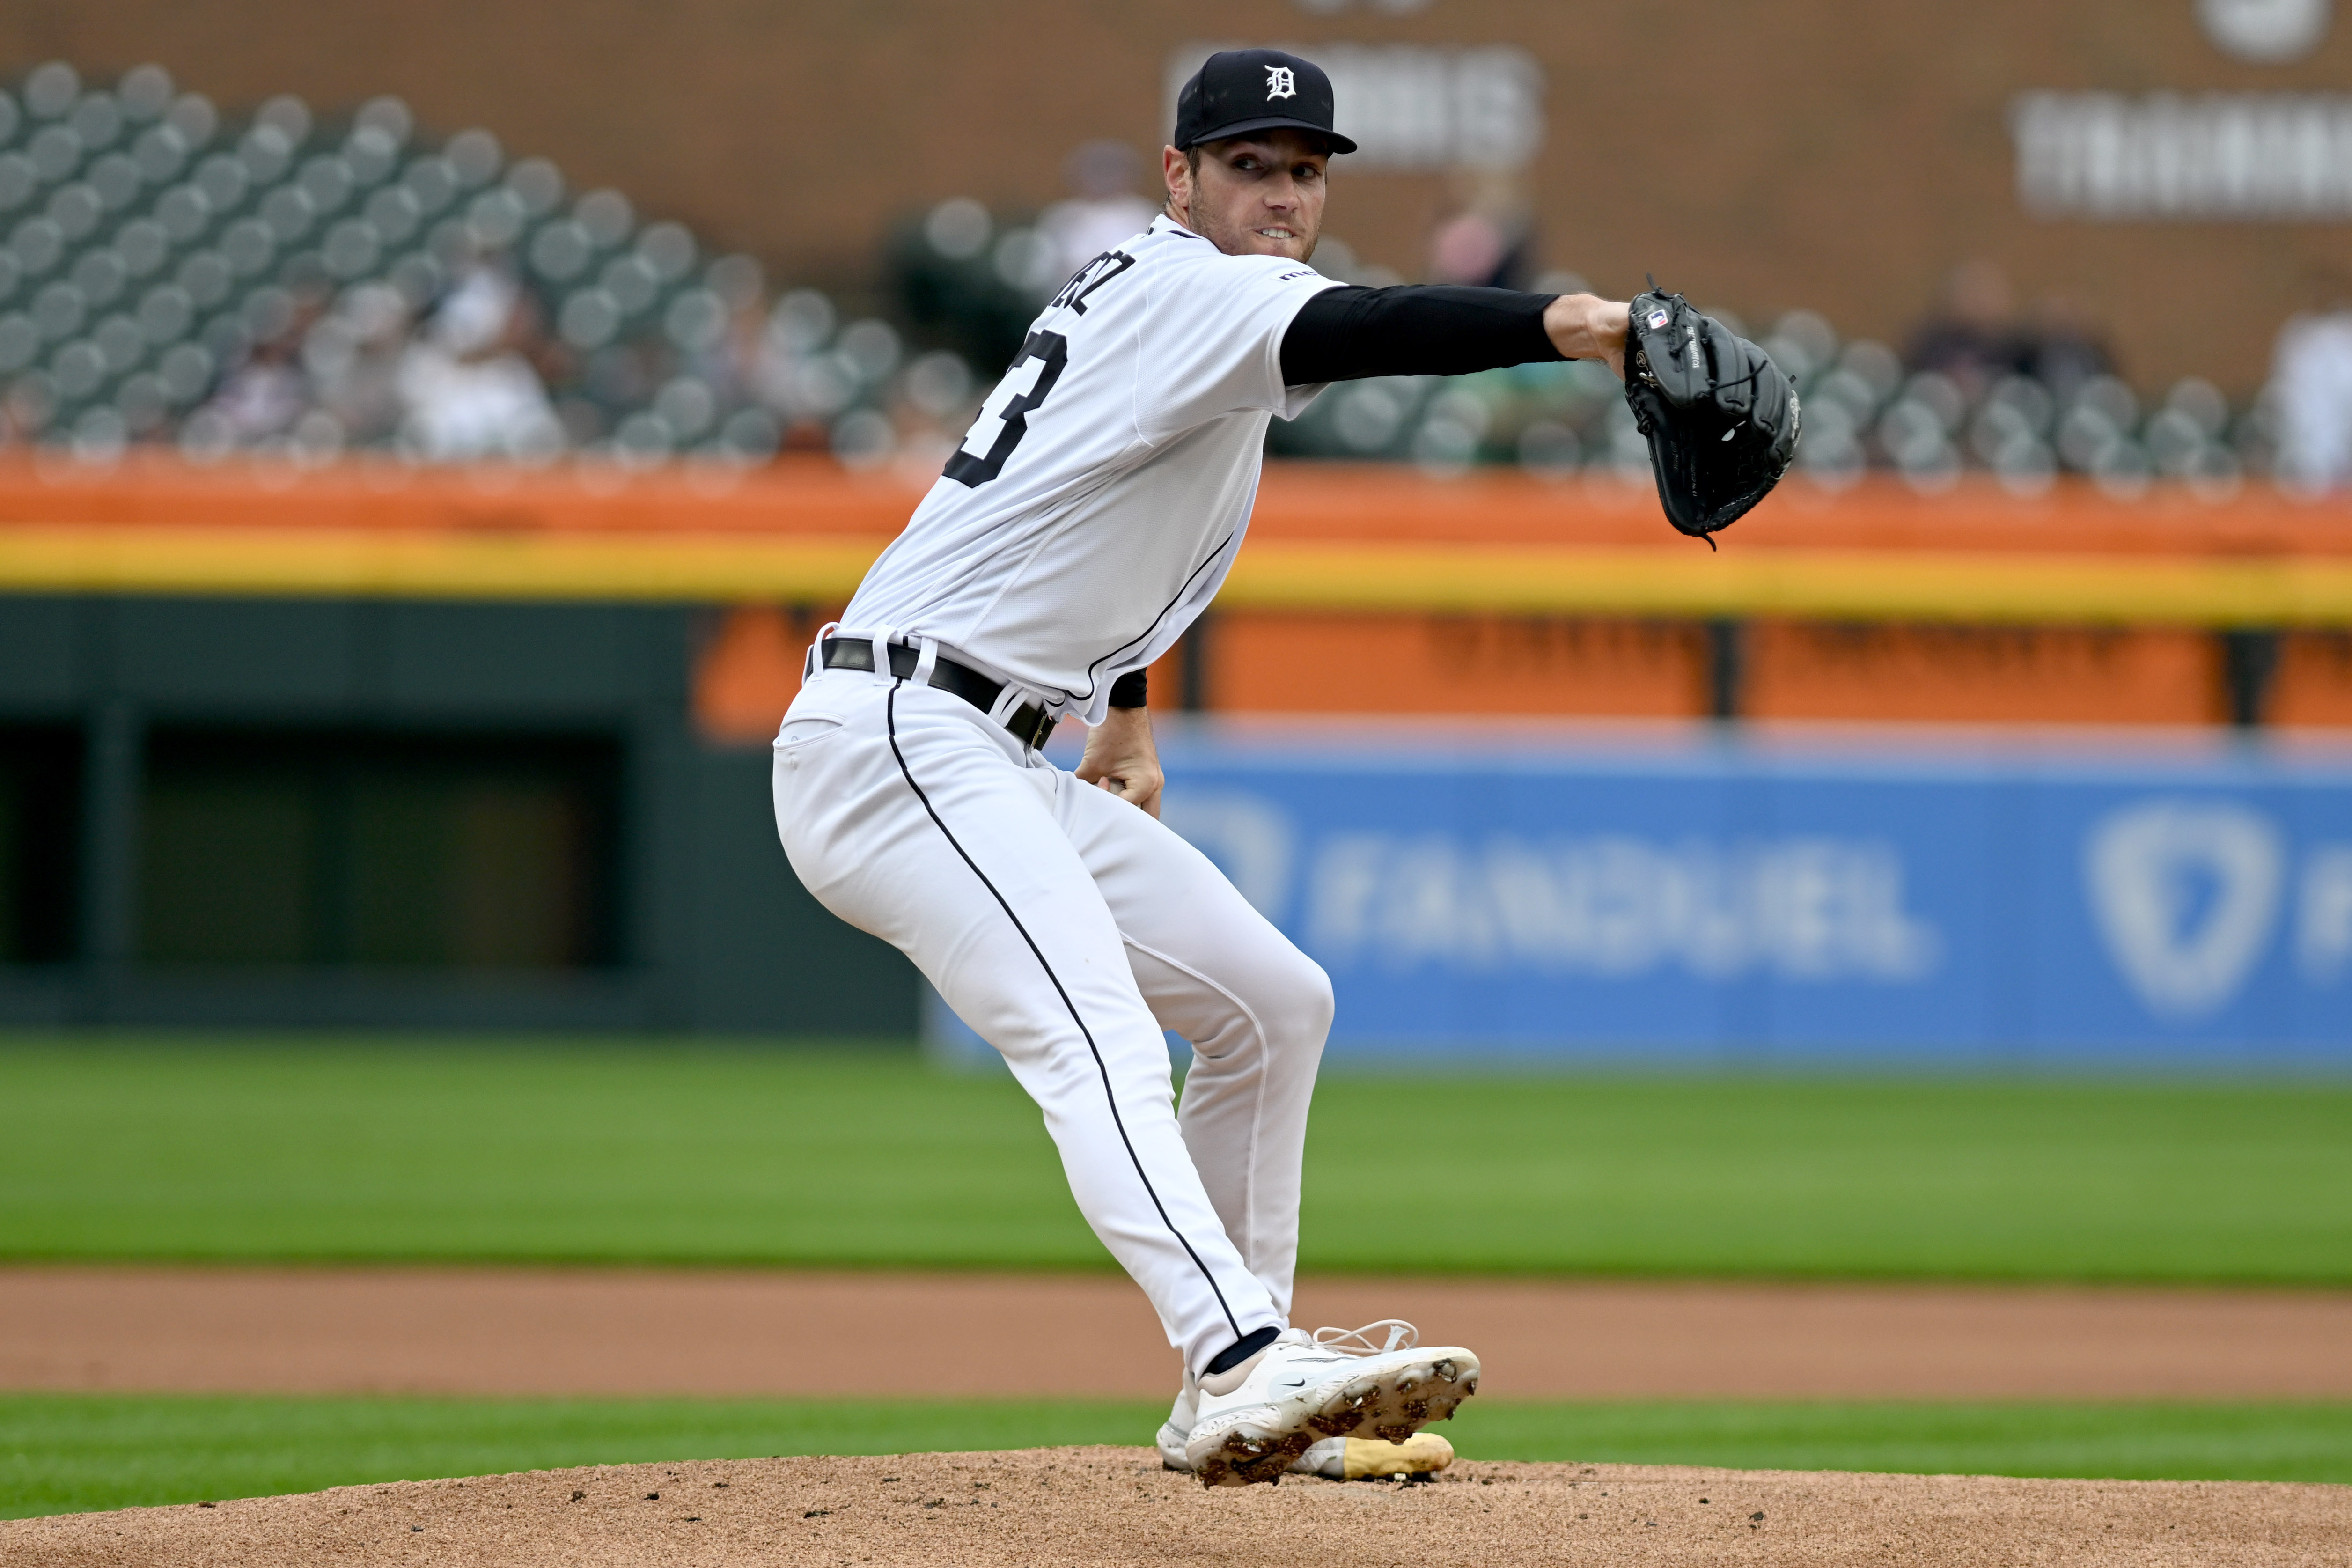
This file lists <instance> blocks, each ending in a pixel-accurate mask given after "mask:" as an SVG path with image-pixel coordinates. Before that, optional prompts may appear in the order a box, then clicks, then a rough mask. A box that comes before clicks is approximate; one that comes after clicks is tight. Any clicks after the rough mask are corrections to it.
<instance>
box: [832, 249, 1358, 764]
mask: <svg viewBox="0 0 2352 1568" xmlns="http://www.w3.org/2000/svg"><path fill="white" fill-rule="evenodd" d="M1334 287H1337V285H1336V284H1335V283H1334V282H1333V281H1332V280H1331V279H1327V278H1325V277H1323V276H1322V275H1321V274H1319V273H1318V272H1317V271H1315V269H1314V268H1310V267H1308V266H1307V265H1306V263H1304V262H1299V261H1291V260H1286V259H1285V258H1281V257H1274V256H1227V255H1225V254H1224V253H1223V252H1222V251H1220V250H1218V249H1217V248H1216V247H1215V246H1213V245H1212V244H1210V243H1209V242H1208V241H1207V240H1205V239H1203V238H1202V237H1200V236H1199V235H1196V234H1194V233H1192V231H1191V230H1190V229H1187V228H1185V227H1184V226H1182V225H1181V224H1179V223H1177V222H1176V221H1175V220H1173V219H1172V218H1170V217H1167V216H1160V217H1158V218H1156V219H1154V220H1153V221H1152V224H1151V226H1150V228H1148V229H1146V230H1144V231H1143V233H1141V234H1139V235H1138V236H1137V237H1135V238H1133V239H1131V240H1129V242H1128V243H1127V244H1125V245H1124V246H1122V247H1119V248H1118V249H1117V250H1114V251H1111V252H1109V253H1108V254H1106V255H1104V256H1101V257H1097V258H1096V259H1095V260H1093V261H1091V262H1089V263H1087V266H1086V267H1084V268H1080V269H1079V271H1078V273H1077V274H1076V276H1075V277H1073V278H1072V279H1070V281H1069V282H1068V283H1067V284H1066V285H1065V286H1064V287H1063V289H1062V291H1061V292H1060V293H1059V294H1056V295H1055V297H1054V299H1053V300H1052V301H1051V302H1050V303H1049V304H1048V305H1047V306H1046V307H1045V313H1044V314H1042V315H1040V316H1039V317H1038V318H1037V320H1036V321H1035V323H1034V325H1033V326H1032V327H1031V329H1030V331H1029V336H1028V341H1027V342H1025V343H1024V345H1023V347H1022V351H1021V357H1020V358H1018V359H1017V360H1015V361H1014V362H1013V365H1012V368H1011V369H1009V370H1007V371H1006V372H1005V374H1004V379H1003V380H1002V381H1000V382H999V383H998V384H996V388H995V390H994V391H992V392H991V393H990V394H989V395H988V399H987V401H986V402H985V403H984V404H983V405H982V408H981V411H980V416H979V418H978V419H977V420H976V421H974V423H973V425H972V426H971V433H970V434H969V435H968V436H966V437H964V441H963V445H962V446H961V447H959V448H958V449H957V451H956V453H955V455H954V457H953V458H950V460H949V462H948V466H947V470H946V472H945V473H943V474H942V475H941V476H940V479H939V481H938V482H937V483H936V484H934V485H933V486H932V487H931V489H930V493H929V495H927V496H925V497H924V498H923V501H922V504H921V505H920V506H919V507H917V508H916V510H915V514H914V516H913V518H912V519H910V520H909V521H908V524H907V527H906V530H905V531H904V532H902V533H900V534H899V536H898V538H897V539H896V540H895V541H893V542H892V543H891V545H890V547H889V548H888V549H887V550H886V551H884V552H883V553H882V556H881V559H879V560H878V561H877V562H876V563H874V567H873V569H872V570H871V571H870V572H868V573H867V574H866V580H865V582H864V583H863V584H860V585H859V587H858V590H857V594H856V597H855V598H853V599H852V600H851V601H850V603H849V607H848V609H847V610H846V611H845V612H844V613H843V616H842V628H843V631H844V633H845V634H848V635H855V636H861V637H864V636H873V635H877V634H878V633H882V632H885V631H887V632H888V633H890V634H892V635H894V636H897V637H932V638H935V639H937V640H938V641H939V643H940V645H941V646H942V647H945V648H946V649H948V650H950V652H951V653H952V654H954V655H956V656H958V657H961V658H964V659H965V660H966V661H967V662H970V663H971V664H974V665H977V666H979V667H980V668H982V669H984V670H986V671H987V672H988V673H990V674H992V675H994V676H997V677H1000V678H1003V679H1009V680H1011V681H1013V682H1014V683H1015V684H1017V685H1019V686H1023V687H1025V688H1027V689H1029V690H1031V691H1032V692H1034V693H1036V694H1038V695H1040V696H1043V697H1045V698H1046V699H1048V700H1049V701H1050V703H1051V705H1052V706H1053V708H1054V710H1055V711H1057V712H1073V713H1076V714H1078V715H1080V716H1081V717H1082V718H1084V719H1085V720H1086V721H1087V722H1088V723H1098V722H1100V721H1101V720H1102V718H1103V715H1104V713H1105V711H1106V710H1107V709H1108V699H1109V691H1110V684H1111V682H1112V681H1113V680H1115V679H1118V677H1119V676H1120V675H1122V674H1124V673H1125V672H1127V671H1128V670H1130V669H1138V668H1142V667H1144V666H1146V665H1148V664H1150V662H1151V661H1152V660H1153V659H1155V658H1159V657H1160V655H1161V654H1163V653H1165V652H1166V651H1167V650H1168V648H1169V647H1170V646H1171V645H1172V644H1173V643H1174V642H1175V640H1176V638H1177V637H1178V636H1179V635H1181V633H1182V632H1183V630H1184V628H1185V627H1186V626H1189V625H1191V624H1192V620H1193V618H1194V617H1195V616H1198V615H1199V614H1200V613H1201V611H1202V609H1203V608H1204V607H1205V606H1206V605H1208V603H1209V601H1210V599H1212V598H1213V597H1214V596H1215V595H1216V592H1217V589H1218V587H1219V586H1220V585H1221V584H1223V582H1224V579H1225V574H1226V572H1227V570H1228V569H1230V567H1231V566H1232V564H1233V560H1234V554H1235V552H1238V551H1239V550H1240V548H1241V542H1242V535H1243V532H1244V530H1245V529H1246V528H1247V527H1248V525H1249V516H1250V508H1251V506H1252V505H1253V504H1254V503H1255V500H1256V499H1257V484H1258V473H1259V468H1260V466H1261V463H1262V461H1263V454H1264V448H1265V428H1266V422H1267V421H1268V420H1269V419H1271V418H1272V417H1273V416H1276V415H1277V414H1279V415H1281V416H1283V417H1284V418H1286V419H1288V418H1295V417H1297V416H1298V415H1299V414H1300V413H1301V412H1303V411H1304V410H1305V409H1306V407H1307V405H1308V404H1309V403H1311V402H1313V401H1314V399H1315V396H1316V395H1317V394H1318V393H1319V392H1321V391H1322V388H1321V387H1320V386H1307V387H1292V386H1285V385H1284V384H1283V379H1282V339H1283V334H1284V333H1285V332H1286V331H1288V329H1289V326H1290V322H1291V319H1292V318H1293V317H1294V316H1296V315H1297V313H1298V310H1299V307H1300V306H1302V305H1304V304H1305V303H1306V302H1307V300H1308V299H1310V298H1312V297H1313V296H1314V295H1315V294H1317V293H1319V292H1320V291H1322V290H1323V289H1330V288H1334Z"/></svg>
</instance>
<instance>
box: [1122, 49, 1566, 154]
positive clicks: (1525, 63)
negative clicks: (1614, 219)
mask: <svg viewBox="0 0 2352 1568" xmlns="http://www.w3.org/2000/svg"><path fill="white" fill-rule="evenodd" d="M1238 47H1242V46H1240V45H1237V44H1188V45H1185V46H1183V47H1181V48H1179V49H1177V50H1176V51H1175V53H1174V54H1172V55H1171V56H1170V57H1169V60H1168V81H1167V89H1168V98H1167V113H1166V120H1167V122H1168V123H1169V124H1171V125H1172V124H1174V123H1175V118H1176V111H1175V104H1176V95H1177V94H1178V93H1179V92H1180V91H1181V90H1182V89H1183V86H1184V83H1185V80H1186V79H1188V78H1190V77H1191V76H1192V73H1193V72H1194V71H1196V70H1198V69H1200V68H1201V62H1202V60H1204V59H1206V58H1209V56H1211V55H1213V54H1214V53H1216V52H1217V51H1218V50H1219V49H1229V48H1238ZM1279 47H1282V48H1284V49H1286V51H1288V52H1289V53H1291V54H1296V55H1300V56H1303V57H1304V58H1307V59H1310V60H1313V61H1314V62H1315V63H1316V64H1317V65H1318V66H1321V67H1322V68H1323V69H1324V70H1325V71H1326V72H1327V73H1328V75H1329V76H1330V78H1331V96H1332V100H1333V104H1334V115H1335V123H1336V124H1337V126H1338V128H1339V130H1340V131H1341V132H1344V133H1346V134H1347V135H1349V136H1352V137H1354V138H1355V140H1356V142H1357V149H1358V150H1357V151H1356V152H1355V153H1352V154H1350V155H1349V157H1348V159H1347V161H1346V163H1345V167H1346V168H1348V169H1349V170H1358V169H1391V170H1396V169H1452V168H1475V169H1517V168H1520V167H1523V166H1524V165H1525V164H1526V163H1528V160H1530V159H1532V158H1533V157H1534V156H1535V155H1536V153H1537V151H1538V149H1540V148H1541V147H1542V146H1543V139H1544V110H1543V99H1544V78H1543V67H1541V66H1540V65H1538V64H1537V63H1536V58H1535V57H1534V56H1533V55H1530V54H1528V51H1527V50H1525V49H1522V48H1518V47H1515V46H1512V45H1507V44H1504V45H1484V46H1471V47H1457V46H1452V45H1437V44H1311V45H1309V44H1301V45H1290V44H1285V45H1282V46H1279Z"/></svg>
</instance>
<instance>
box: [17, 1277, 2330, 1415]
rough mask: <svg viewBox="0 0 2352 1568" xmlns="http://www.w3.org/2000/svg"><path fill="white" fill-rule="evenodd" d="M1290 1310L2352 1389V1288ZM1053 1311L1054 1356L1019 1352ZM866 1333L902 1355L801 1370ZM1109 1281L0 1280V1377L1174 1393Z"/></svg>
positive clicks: (1449, 1291) (1991, 1377) (1555, 1337)
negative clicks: (813, 1347)
mask: <svg viewBox="0 0 2352 1568" xmlns="http://www.w3.org/2000/svg"><path fill="white" fill-rule="evenodd" d="M1295 1315H1296V1316H1297V1319H1298V1320H1299V1321H1302V1322H1306V1323H1310V1324H1311V1323H1326V1322H1328V1323H1339V1324H1348V1325H1352V1324H1356V1323H1362V1322H1369V1321H1372V1320H1374V1319H1377V1318H1385V1317H1403V1318H1410V1319H1412V1320H1413V1321H1416V1322H1418V1323H1419V1324H1420V1325H1421V1326H1422V1328H1423V1330H1424V1331H1427V1332H1428V1333H1429V1334H1430V1335H1431V1337H1433V1338H1436V1337H1441V1336H1442V1337H1443V1338H1444V1339H1446V1340H1448V1341H1453V1342H1461V1343H1465V1344H1469V1345H1472V1346H1474V1347H1475V1348H1476V1349H1477V1351H1478V1352H1479V1354H1480V1357H1481V1359H1482V1360H1483V1361H1484V1362H1485V1363H1486V1388H1487V1391H1488V1392H1489V1393H1492V1394H1502V1395H1506V1396H1508V1397H1514V1398H1593V1399H1602V1398H1652V1397H1654V1398H1757V1399H1769V1398H1858V1399H1866V1398H1918V1399H1977V1398H1983V1399H2000V1398H2045V1399H2105V1398H2183V1399H2262V1398H2307V1399H2340V1398H2347V1397H2352V1294H2347V1293H2344V1292H2323V1291H2255V1290H2196V1289H2161V1290H2157V1289H2063V1288H2055V1287H2030V1288H2029V1287H2012V1288H2001V1287H1990V1286H1988V1287H1968V1286H1914V1285H1769V1284H1706V1283H1690V1284H1661V1283H1654V1282H1646V1283H1643V1282H1622V1283H1611V1282H1591V1281H1552V1280H1526V1281H1500V1280H1448V1279H1395V1280H1376V1279H1308V1280H1307V1281H1304V1282H1303V1283H1302V1284H1301V1286H1300V1288H1299V1297H1298V1302H1297V1312H1296V1314H1295ZM1041 1325H1050V1326H1051V1330H1052V1333H1053V1338H1054V1343H1055V1354H1053V1355H1052V1356H1048V1357H1043V1358H1039V1357H1008V1356H1004V1355H1002V1354H1000V1353H997V1347H1000V1346H1003V1345H1005V1344H1014V1343H1023V1342H1033V1341H1034V1338H1035V1336H1036V1334H1037V1332H1038V1331H1039V1328H1040V1326H1041ZM858 1339H870V1340H872V1341H874V1342H881V1343H887V1344H888V1345H889V1346H890V1347H891V1348H890V1353H889V1354H888V1355H887V1356H873V1357H839V1358H828V1357H817V1358H812V1357H807V1356H805V1355H803V1354H801V1353H800V1351H801V1348H802V1347H803V1346H805V1345H807V1344H809V1343H811V1342H826V1341H832V1340H858ZM1175 1382H1176V1363H1175V1359H1174V1356H1173V1354H1172V1353H1171V1352H1170V1351H1169V1350H1168V1349H1167V1346H1166V1343H1165V1342H1164V1340H1163V1339H1162V1337H1161V1335H1160V1329H1159V1325H1158V1324H1157V1323H1156V1322H1155V1321H1153V1320H1152V1317H1151V1314H1150V1310H1149V1309H1148V1308H1147V1307H1146V1306H1145V1305H1144V1302H1143V1298H1142V1296H1141V1295H1140V1294H1139V1292H1138V1291H1137V1290H1136V1289H1135V1288H1134V1287H1133V1286H1131V1285H1129V1283H1127V1282H1126V1281H1125V1280H1124V1279H1118V1278H1115V1277H1110V1276H1085V1275H1063V1276H989V1275H973V1274H887V1273H872V1274H863V1273H861V1274H784V1273H749V1272H743V1273H724V1272H703V1271H692V1270H670V1271H654V1270H617V1269H614V1270H584V1269H583V1270H552V1269H551V1270H514V1269H504V1270H501V1269H464V1268H446V1269H425V1268H377V1269H319V1268H301V1269H295V1268H279V1269H265V1268H145V1267H142V1268H89V1267H79V1266H77V1267H69V1268H68V1267H58V1268H5V1269H0V1388H15V1389H60V1390H69V1389H82V1390H103V1389H122V1390H142V1391H154V1392H163V1391H174V1390H177V1391H202V1392H218V1393H249V1394H269V1393H414V1394H621V1395H625V1394H712V1395H717V1394H774V1395H794V1394H929V1395H933V1396H941V1397H945V1396H972V1397H995V1396H1018V1397H1029V1398H1047V1397H1058V1396H1074V1395H1105V1396H1127V1397H1134V1398H1153V1397H1164V1396H1165V1395H1166V1394H1168V1393H1169V1391H1170V1390H1171V1388H1172V1387H1173V1386H1174V1384H1175Z"/></svg>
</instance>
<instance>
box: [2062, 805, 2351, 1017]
mask: <svg viewBox="0 0 2352 1568" xmlns="http://www.w3.org/2000/svg"><path fill="white" fill-rule="evenodd" d="M2083 876H2084V885H2085V887H2086V889H2087V890H2088V892H2089V894H2090V901H2091V913H2092V917H2093V920H2094V921H2095V924H2096V925H2097V927H2098V930H2099V934H2100V936H2101V937H2103V938H2104V939H2105V942H2106V944H2107V952H2108V953H2109V955H2110V956H2112V957H2113V958H2114V959H2115V961H2116V968H2117V969H2118V970H2119V971H2121V972H2122V973H2123V977H2124V981H2125V983H2126V984H2128V985H2129V986H2130V987H2131V989H2132V992H2133V994H2135V995H2137V996H2138V998H2139V999H2140V1001H2141V1002H2142V1003H2143V1004H2145V1005H2146V1006H2147V1010H2148V1011H2149V1012H2151V1013H2153V1014H2155V1015H2156V1016H2158V1017H2159V1018H2166V1019H2169V1020H2171V1021H2173V1022H2176V1023H2187V1022H2191V1021H2193V1020H2195V1019H2198V1018H2201V1017H2205V1016H2210V1015H2211V1014H2213V1013H2215V1012H2218V1011H2220V1010H2221V1008H2222V1007H2224V1006H2226V1005H2228V1004H2229V1003H2230V1001H2231V998H2232V997H2234V996H2236V995H2237V994H2238V992H2239V990H2240V989H2241V988H2242V986H2243V985H2244V984H2245V983H2246V979H2247V976H2248V975H2250V974H2251V973H2252V972H2253V968H2254V965H2255V963H2257V962H2259V961H2260V959H2261V958H2262V955H2263V949H2264V948H2265V947H2266V946H2267V945H2268V944H2269V942H2270V939H2271V933H2272V931H2273V929H2274V928H2275V927H2276V926H2277V923H2278V917H2279V909H2280V904H2281V894H2282V892H2283V891H2284V889H2285V886H2286V849H2285V846H2284V843H2282V841H2281V839H2280V836H2279V831H2278V828H2277V826H2276V825H2275V824H2273V822H2272V821H2271V819H2270V818H2269V817H2267V816H2263V814H2262V813H2261V812H2258V811H2254V810H2252V809H2251V808H2249V807H2246V806H2242V805H2232V804H2231V803H2229V802H2227V801H2197V800H2151V801H2146V802H2143V803H2141V804H2139V805H2130V806H2126V807H2124V808H2123V809H2121V810H2119V811H2116V812H2113V813H2111V814H2109V815H2108V816H2106V817H2105V818H2104V819H2102V820H2101V821H2100V822H2099V824H2098V825H2097V826H2095V827H2094V828H2093V829H2092V830H2091V834H2090V836H2089V837H2088V838H2087V839H2086V840H2085V841H2084V849H2083ZM2307 919H2308V916H2307V915H2306V920H2307ZM2305 930H2306V932H2308V931H2309V930H2310V927H2309V926H2308V924H2306V927H2305Z"/></svg>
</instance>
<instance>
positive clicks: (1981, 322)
mask: <svg viewBox="0 0 2352 1568" xmlns="http://www.w3.org/2000/svg"><path fill="white" fill-rule="evenodd" d="M1907 359H1908V362H1909V364H1910V366H1911V368H1912V369H1913V370H1922V371H1935V372H1937V374H1942V375H1945V376H1948V377H1949V378H1950V379H1951V381H1952V383H1953V384H1955V385H1956V386H1958V388H1959V389H1960V391H1961V393H1962V394H1963V395H1965V396H1966V397H1967V398H1968V399H1969V402H1971V403H1974V402H1975V401H1976V400H1977V399H1979V397H1981V396H1983V395H1984V393H1985V390H1986V389H1987V388H1988V387H1990V385H1991V384H1993V383H1994V382H1996V381H1998V380H2000V378H2001V377H2002V376H2004V375H2007V374H2011V373H2013V372H2018V371H2021V370H2023V369H2024V368H2025V360H2026V351H2025V344H2024V342H2023V341H2022V338H2021V334H2020V333H2019V331H2018V330H2017V321H2016V303H2015V301H2014V300H2013V299H2012V297H2011V293H2010V289H2009V278H2008V276H2007V275H2006V274H2004V273H2003V272H2002V271H2001V269H2000V268H1999V267H1998V266H1996V265H1994V264H1993V263H1992V262H1990V261H1982V260H1979V261H1963V262H1961V263H1960V264H1959V265H1958V267H1955V268H1952V272H1951V276H1950V278H1948V279H1947V280H1946V281H1945V284H1944V297H1943V299H1942V300H1940V301H1938V303H1937V308H1936V310H1935V313H1934V314H1932V315H1930V316H1929V317H1928V318H1927V321H1923V322H1921V323H1920V325H1919V329H1918V331H1916V332H1914V333H1913V334H1912V337H1911V352H1910V353H1909V355H1908V356H1907Z"/></svg>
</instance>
